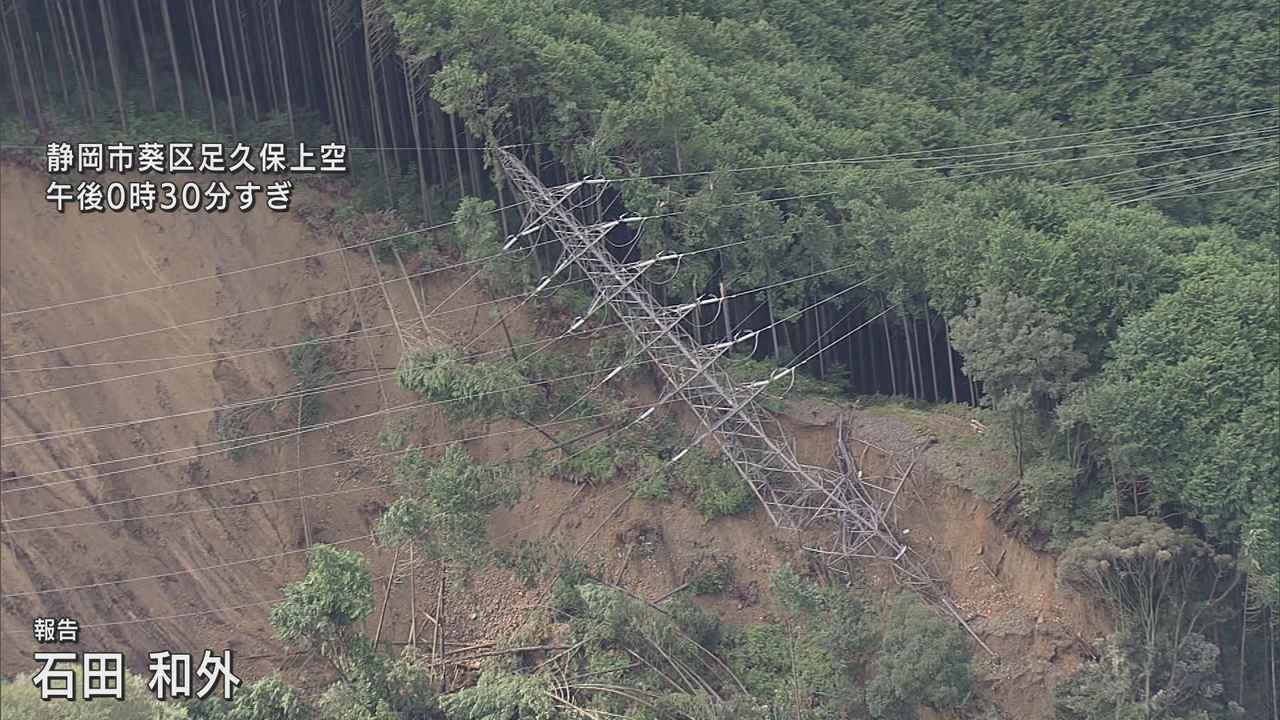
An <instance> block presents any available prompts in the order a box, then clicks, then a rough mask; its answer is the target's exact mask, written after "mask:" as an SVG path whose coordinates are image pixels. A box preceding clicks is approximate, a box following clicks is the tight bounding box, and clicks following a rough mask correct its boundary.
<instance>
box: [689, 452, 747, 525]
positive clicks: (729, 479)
mask: <svg viewBox="0 0 1280 720" xmlns="http://www.w3.org/2000/svg"><path fill="white" fill-rule="evenodd" d="M673 470H674V472H675V474H676V478H677V481H676V482H677V484H678V485H679V486H680V487H681V488H682V489H684V490H685V491H686V492H687V493H688V494H689V495H691V496H692V497H693V501H694V505H695V506H696V507H697V508H698V511H699V512H701V513H702V514H703V516H705V517H706V518H707V519H708V520H714V519H715V518H718V517H724V516H726V515H737V514H739V513H744V512H746V511H748V510H750V509H751V506H752V504H753V503H754V502H755V492H754V491H753V490H752V489H751V485H750V484H748V483H747V481H746V480H745V479H744V478H743V477H742V475H740V474H739V473H738V471H737V469H735V468H734V467H733V466H731V465H729V464H727V463H723V462H720V461H718V460H716V459H714V458H712V457H711V456H710V455H708V454H707V453H706V452H704V451H702V450H701V449H697V448H695V449H694V450H691V451H689V453H688V454H687V455H685V456H684V457H683V458H681V460H680V462H679V463H677V464H676V465H675V467H674V469H673Z"/></svg>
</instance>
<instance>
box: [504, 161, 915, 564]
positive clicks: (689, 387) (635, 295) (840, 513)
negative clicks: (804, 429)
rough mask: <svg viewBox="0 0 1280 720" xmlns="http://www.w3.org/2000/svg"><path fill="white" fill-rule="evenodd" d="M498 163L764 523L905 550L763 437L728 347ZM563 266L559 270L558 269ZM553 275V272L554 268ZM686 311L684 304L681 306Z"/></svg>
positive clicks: (831, 483) (859, 507)
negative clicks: (823, 529) (711, 339)
mask: <svg viewBox="0 0 1280 720" xmlns="http://www.w3.org/2000/svg"><path fill="white" fill-rule="evenodd" d="M498 154H499V160H500V162H501V163H502V166H503V168H504V170H505V171H506V174H507V176H508V177H509V178H510V180H511V182H512V184H513V185H514V186H515V188H516V189H517V191H518V192H520V194H521V195H523V196H524V197H525V198H526V199H527V200H528V201H529V204H530V207H531V209H532V211H533V212H534V213H535V214H537V215H538V216H539V217H540V218H541V220H542V222H543V223H544V225H545V226H546V227H547V228H548V229H550V230H551V231H552V232H554V233H555V235H556V237H557V238H558V239H559V240H560V241H561V243H563V245H564V247H565V255H566V261H567V262H576V263H577V265H578V266H579V268H581V270H582V271H583V273H584V274H586V275H587V277H588V278H589V279H590V280H591V281H592V283H593V284H594V285H595V287H596V289H597V291H598V292H599V294H600V295H601V296H602V297H603V298H605V299H606V300H607V302H608V304H609V305H610V307H611V308H612V309H613V311H614V313H615V314H616V315H617V316H618V318H619V319H620V320H621V321H622V323H623V324H624V325H626V327H627V329H628V330H629V331H630V332H631V334H632V335H633V336H634V337H635V338H636V340H637V341H638V342H639V344H640V346H641V347H642V348H643V349H644V351H645V352H646V353H647V354H648V356H649V358H650V360H651V361H652V362H653V363H654V365H655V366H656V367H657V368H658V370H659V371H660V372H661V373H662V375H663V376H664V377H665V379H666V380H667V382H668V383H669V384H670V385H671V387H672V388H675V389H676V391H677V392H678V393H679V395H680V396H681V397H682V398H683V399H684V400H685V402H686V403H687V404H688V406H689V407H690V409H691V410H692V411H693V412H694V414H695V415H696V416H697V417H698V419H699V421H700V422H701V423H702V425H703V427H704V428H705V429H706V430H707V431H709V433H710V434H711V435H713V436H714V437H715V439H716V441H717V442H718V444H719V445H720V447H721V451H722V452H723V453H724V455H725V456H726V457H727V458H728V460H729V461H730V462H731V463H732V464H733V465H734V467H735V468H736V469H737V470H738V472H739V473H741V474H742V476H743V477H744V478H745V479H746V480H747V481H748V482H749V483H750V484H751V487H752V490H753V491H754V492H755V493H756V495H757V497H758V498H759V499H760V501H761V503H762V504H763V506H764V507H765V510H766V512H767V513H768V514H769V516H770V519H771V520H773V522H774V523H775V524H776V525H778V526H779V527H783V528H789V529H802V528H804V527H807V526H808V525H810V524H811V523H812V522H813V521H814V520H815V519H817V518H819V517H826V516H832V517H836V518H838V525H839V526H840V527H841V528H842V530H841V533H840V537H841V538H844V540H842V541H841V542H839V543H838V544H837V546H836V547H834V548H832V550H831V551H832V552H839V553H840V554H842V555H845V554H848V553H847V552H846V548H851V547H856V548H857V550H858V554H860V555H867V556H870V557H879V558H888V559H895V560H896V559H899V558H901V557H902V556H903V554H904V553H905V546H903V545H902V544H901V543H900V542H899V541H898V540H897V538H896V537H894V535H893V533H892V532H891V531H890V529H889V528H888V527H887V526H885V524H884V522H883V521H882V519H881V516H880V513H879V512H877V511H876V510H875V508H874V507H873V506H871V505H869V504H868V503H866V502H864V501H863V500H862V498H861V497H860V496H859V494H858V492H857V491H856V490H855V489H851V487H850V486H851V483H850V482H848V479H847V478H845V477H843V476H841V475H839V474H838V473H834V472H832V471H829V470H826V469H823V468H818V467H812V466H807V465H804V464H803V463H800V462H799V461H798V460H797V459H796V458H795V455H794V453H793V452H792V451H791V449H790V448H789V447H787V446H786V445H785V444H783V443H780V442H779V441H778V440H776V439H775V438H774V437H772V436H771V435H769V434H768V433H766V432H765V430H764V427H765V423H764V422H763V421H762V420H761V418H762V417H763V416H764V413H763V412H762V411H761V409H760V408H759V406H758V404H757V403H756V397H757V395H758V392H751V391H750V390H749V389H747V388H742V387H739V386H737V385H736V384H735V383H734V382H733V381H732V380H731V379H730V378H729V376H728V374H727V373H726V372H725V371H724V370H723V369H722V368H721V367H719V365H718V363H717V361H718V359H719V358H720V356H721V355H723V353H724V352H725V351H727V350H728V347H729V346H731V345H732V342H728V343H727V344H726V343H721V344H720V345H717V346H711V347H704V346H701V345H699V344H697V343H696V342H694V341H693V340H692V338H690V337H689V336H688V334H687V332H686V331H685V330H684V329H683V328H682V327H681V326H680V325H679V322H680V319H681V318H682V317H683V315H684V314H685V313H686V312H687V310H683V311H682V309H681V308H672V307H670V306H666V305H662V304H660V303H658V302H657V301H656V299H654V298H653V297H652V295H650V293H649V292H648V291H647V290H646V289H645V288H644V287H643V286H641V285H640V284H638V283H636V282H634V281H635V275H634V273H635V272H636V271H634V270H632V271H631V272H628V271H627V270H626V269H624V268H623V266H622V264H621V263H619V262H617V261H616V260H615V259H614V258H613V257H612V256H611V255H610V254H609V253H608V251H607V250H606V249H604V248H602V247H601V245H600V242H599V240H600V238H601V237H603V234H602V233H601V232H600V229H601V227H602V226H587V225H584V224H582V223H581V222H579V221H578V220H577V218H575V217H574V216H573V215H572V214H571V213H570V212H569V211H568V210H566V209H565V208H564V207H563V206H562V204H561V201H562V199H563V197H562V195H561V193H563V192H564V191H563V189H561V190H560V192H559V193H557V192H554V191H552V190H549V189H548V188H547V187H546V186H545V185H543V184H542V183H541V182H540V181H539V180H538V179H537V177H535V176H534V175H533V174H532V173H531V172H530V171H529V170H528V168H526V167H525V166H524V164H523V163H521V162H520V160H519V159H518V158H516V157H515V156H514V155H512V154H511V153H509V152H506V151H505V150H499V151H498ZM562 267H563V265H562ZM558 269H559V268H558ZM685 307H686V308H687V307H688V306H685Z"/></svg>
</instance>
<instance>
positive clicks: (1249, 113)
mask: <svg viewBox="0 0 1280 720" xmlns="http://www.w3.org/2000/svg"><path fill="white" fill-rule="evenodd" d="M1277 109H1278V108H1277V107H1267V108H1261V109H1254V110H1244V111H1240V112H1234V113H1222V114H1218V115H1205V116H1200V117H1195V118H1188V119H1185V120H1175V121H1165V122H1155V123H1145V124H1140V125H1128V126H1122V127H1115V128H1102V129H1099V130H1084V131H1078V132H1072V133H1063V134H1058V135H1042V136H1039V137H1033V138H1020V139H1017V140H1002V141H996V142H988V143H975V144H970V145H956V146H952V147H946V148H936V149H929V150H912V151H906V152H900V153H885V154H881V155H866V156H856V157H848V158H837V159H830V160H808V161H801V162H792V163H775V164H770V165H752V166H744V167H736V168H722V169H719V170H697V171H691V172H681V173H660V174H655V175H629V176H622V177H614V178H607V179H606V180H605V181H606V182H634V181H637V180H666V179H674V178H681V177H700V176H706V175H715V174H717V173H721V172H726V173H739V172H757V171H760V170H783V169H787V168H794V167H821V166H823V165H849V164H859V163H866V162H883V161H886V160H911V159H914V160H928V159H929V158H928V157H927V154H928V153H934V152H941V151H948V150H970V149H977V148H986V147H1000V146H1006V145H1019V144H1024V143H1031V142H1041V141H1044V140H1059V139H1063V138H1071V137H1083V136H1088V135H1098V134H1102V133H1109V132H1121V131H1127V130H1141V129H1145V128H1152V127H1163V128H1164V129H1163V130H1159V131H1155V132H1153V133H1148V134H1156V133H1165V132H1177V131H1179V130H1183V129H1185V128H1184V127H1178V126H1177V124H1178V123H1191V122H1196V121H1201V120H1212V121H1214V122H1208V123H1203V124H1204V125H1211V124H1217V123H1220V122H1230V121H1232V120H1239V119H1244V118H1249V117H1256V116H1261V115H1268V114H1271V113H1274V112H1276V111H1277ZM1170 126H1174V127H1170ZM1192 127H1200V125H1194V126H1192ZM1047 149H1050V150H1051V149H1052V148H1047ZM921 155H926V157H919V156H921Z"/></svg>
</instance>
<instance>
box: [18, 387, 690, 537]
mask: <svg viewBox="0 0 1280 720" xmlns="http://www.w3.org/2000/svg"><path fill="white" fill-rule="evenodd" d="M668 402H669V403H671V402H677V401H676V400H671V401H668ZM659 404H660V403H655V404H653V405H652V406H654V407H656V406H658V405H659ZM633 410H635V408H634V407H627V408H621V409H618V410H612V411H605V412H599V413H595V414H592V415H582V416H576V417H573V418H569V419H567V420H562V421H555V420H553V421H550V422H544V423H539V426H540V427H542V428H544V429H545V428H547V427H551V426H554V425H574V424H577V423H581V422H585V421H587V420H594V419H599V418H605V417H611V416H614V415H618V414H622V413H627V412H631V411H633ZM530 432H537V429H536V428H533V427H527V426H521V427H517V428H512V429H509V430H494V431H490V432H485V433H481V434H478V435H470V436H467V437H462V438H458V439H454V440H446V441H443V442H438V443H429V444H426V445H415V446H414V447H410V448H404V449H401V450H390V451H386V452H380V453H373V454H370V455H365V456H362V457H356V458H348V459H345V460H335V461H332V462H326V463H318V464H314V465H307V466H302V467H293V468H286V469H284V470H277V471H273V472H269V473H259V474H256V475H249V476H246V477H242V478H233V479H231V480H220V481H218V482H216V483H209V484H205V485H199V486H196V487H189V488H180V489H177V490H166V491H163V492H157V493H150V494H146V495H135V496H133V497H129V498H119V499H116V500H104V501H100V502H95V503H89V504H86V505H78V506H76V507H73V508H63V509H61V510H55V511H50V512H42V513H36V514H32V515H23V516H19V517H13V518H5V519H4V521H3V524H6V525H7V524H11V523H15V522H20V521H25V520H33V519H36V518H39V517H48V516H51V515H65V514H67V513H72V512H83V511H87V510H93V509H95V508H103V507H111V506H114V505H123V504H126V503H131V502H141V501H144V500H151V499H155V498H160V497H173V496H175V495H181V494H185V493H189V492H199V491H201V490H209V489H213V488H220V487H227V486H230V485H238V484H240V483H245V482H251V481H254V480H263V479H266V478H273V477H283V476H285V475H289V474H291V473H295V472H298V471H303V472H311V471H315V470H328V469H332V468H336V467H342V466H345V465H355V464H360V463H366V462H370V461H373V460H382V459H386V458H393V457H399V456H402V455H407V454H409V453H412V452H416V451H420V450H431V449H436V448H442V447H449V446H451V445H458V444H466V443H470V442H476V441H479V440H488V439H492V438H495V437H502V436H506V435H519V434H523V433H530ZM381 489H385V488H384V487H383V486H379V485H369V486H363V487H358V488H345V489H342V490H334V491H329V492H321V493H310V494H307V495H303V496H301V497H302V498H305V499H313V498H322V497H331V496H334V495H343V494H347V493H356V492H372V491H374V490H381ZM298 499H299V496H296V495H295V496H290V497H286V498H272V499H270V500H254V501H251V502H243V503H232V504H229V505H217V506H211V507H204V508H195V509H192V510H176V511H171V512H162V513H151V514H147V515H131V516H128V517H121V518H108V519H105V520H92V521H86V522H78V523H65V524H58V525H42V526H39V527H33V528H17V529H4V530H0V535H20V534H24V533H30V532H44V531H50V530H71V529H76V528H82V527H94V526H98V525H111V524H115V523H123V522H133V521H142V520H155V519H160V518H169V517H185V516H188V515H197V514H202V513H208V512H221V511H223V510H238V509H240V508H250V507H257V506H259V505H273V504H278V503H286V502H292V501H295V500H298Z"/></svg>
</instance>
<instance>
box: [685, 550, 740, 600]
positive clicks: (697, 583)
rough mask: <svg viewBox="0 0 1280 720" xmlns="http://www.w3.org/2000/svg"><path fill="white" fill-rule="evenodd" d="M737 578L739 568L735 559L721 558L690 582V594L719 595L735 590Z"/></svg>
mask: <svg viewBox="0 0 1280 720" xmlns="http://www.w3.org/2000/svg"><path fill="white" fill-rule="evenodd" d="M736 576H737V568H736V567H735V563H734V561H733V558H731V557H724V558H720V559H719V560H716V561H715V562H714V563H712V565H711V567H709V568H707V569H706V570H703V571H701V572H699V573H698V574H697V575H695V576H694V577H693V579H692V580H690V581H689V592H691V593H693V594H694V595H719V594H720V593H723V592H725V591H727V590H731V589H732V588H733V582H734V578H735V577H736Z"/></svg>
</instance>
